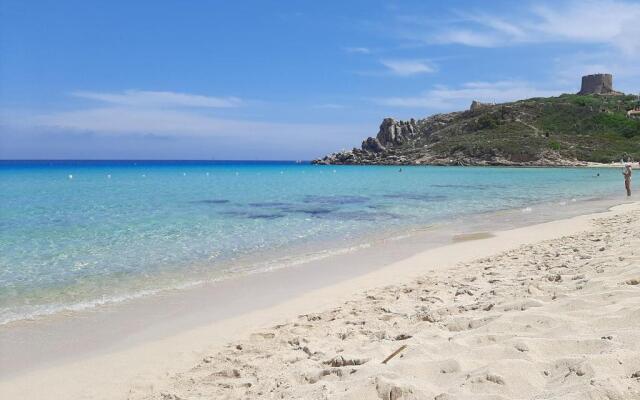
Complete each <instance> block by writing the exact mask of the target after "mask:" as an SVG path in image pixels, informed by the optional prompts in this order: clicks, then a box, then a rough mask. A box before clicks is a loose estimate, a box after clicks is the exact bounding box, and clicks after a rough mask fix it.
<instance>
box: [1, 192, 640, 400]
mask: <svg viewBox="0 0 640 400" xmlns="http://www.w3.org/2000/svg"><path fill="white" fill-rule="evenodd" d="M637 208H639V205H638V204H637V203H634V204H628V205H623V206H617V207H615V208H614V210H613V211H608V212H604V213H598V214H588V215H582V216H578V217H572V218H569V219H563V220H557V221H552V222H546V223H542V224H537V225H533V226H529V227H522V228H516V229H511V230H507V231H496V232H492V234H493V235H494V236H491V237H485V236H482V237H481V238H479V239H477V238H472V239H477V240H464V241H457V242H455V243H453V244H449V245H446V246H442V247H436V248H433V249H429V250H426V251H423V252H421V253H418V254H416V255H413V256H411V257H409V258H406V259H404V260H402V261H396V262H392V263H390V264H389V265H386V266H383V267H381V268H379V269H376V270H374V271H371V272H368V273H365V274H362V275H359V276H351V277H349V276H346V277H343V278H342V279H338V282H337V283H335V282H334V283H333V284H330V285H328V286H325V287H320V288H315V289H312V290H310V291H308V292H306V293H301V294H299V295H297V296H295V297H294V298H292V299H290V300H287V301H285V302H278V303H275V304H270V303H269V302H268V301H266V302H265V304H264V307H265V308H263V309H260V308H258V309H256V310H253V311H249V312H246V313H242V314H241V315H235V316H228V317H227V318H222V319H220V320H219V321H215V322H213V323H210V324H207V325H205V326H199V327H195V328H193V329H188V330H185V331H182V332H176V333H175V334H173V335H171V336H168V337H163V338H153V339H150V338H148V337H147V338H145V337H144V335H142V337H139V338H138V340H137V343H135V344H133V345H131V346H130V347H128V348H119V349H116V350H114V349H113V348H111V349H109V348H107V349H103V351H102V352H98V353H91V352H89V353H88V354H87V355H86V357H83V358H80V359H75V360H66V361H64V362H62V363H61V364H58V365H52V366H44V367H43V368H40V369H36V370H32V371H28V372H23V373H18V374H15V375H9V376H7V377H5V378H3V379H2V381H1V382H0V389H1V391H2V392H3V393H7V394H9V395H14V396H16V397H21V398H39V397H40V396H42V395H44V394H46V395H47V397H48V398H126V393H127V391H128V390H130V389H131V388H132V387H134V386H135V387H140V385H142V386H143V387H149V385H150V387H152V388H156V387H157V386H158V385H162V384H163V382H164V383H166V381H167V378H166V377H167V376H168V375H170V374H172V373H175V372H179V371H181V370H184V369H185V368H188V367H189V366H190V365H193V364H194V363H195V362H196V361H197V360H198V359H201V358H202V354H204V353H211V352H212V351H213V350H214V349H220V348H221V346H223V345H224V344H225V343H228V342H230V341H234V340H237V339H238V338H242V337H246V332H251V331H256V330H258V329H261V328H265V327H268V326H273V325H274V324H275V323H279V322H282V321H285V320H290V319H291V318H292V317H294V316H295V315H297V314H300V313H305V312H306V313H309V312H320V311H322V310H325V309H326V308H328V307H331V306H336V305H338V304H341V303H342V302H344V301H348V300H350V299H352V298H353V297H354V296H355V295H356V294H357V293H358V292H360V291H362V290H366V289H371V288H375V287H380V286H385V285H391V284H402V283H403V282H407V281H408V280H411V279H413V278H415V277H416V276H417V275H419V274H423V273H424V272H425V271H428V270H430V269H438V270H441V271H442V270H443V269H446V268H449V267H451V266H453V265H455V264H458V263H460V262H469V261H471V260H473V259H476V258H479V257H486V256H489V255H492V254H495V253H498V252H502V251H505V250H509V249H513V248H515V247H517V246H520V245H523V244H527V243H534V242H538V241H541V240H549V239H553V238H559V237H561V236H566V235H570V234H575V233H577V232H581V231H586V230H589V229H593V227H592V226H591V224H590V221H592V220H593V219H594V218H602V217H604V216H607V215H613V214H616V213H619V212H622V211H625V210H626V211H629V210H635V209H637ZM277 272H278V271H274V276H276V278H275V282H276V283H277V282H278V279H279V277H277ZM283 272H284V271H283ZM287 272H289V271H287ZM301 278H302V279H303V280H301V281H300V282H304V279H309V278H308V277H306V278H305V277H301ZM236 289H237V288H236ZM145 385H146V386H145Z"/></svg>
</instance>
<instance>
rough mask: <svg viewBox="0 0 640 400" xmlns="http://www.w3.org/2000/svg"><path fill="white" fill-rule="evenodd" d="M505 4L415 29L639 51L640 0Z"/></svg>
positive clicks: (446, 38)
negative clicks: (441, 25) (496, 10)
mask: <svg viewBox="0 0 640 400" xmlns="http://www.w3.org/2000/svg"><path fill="white" fill-rule="evenodd" d="M548 4H552V5H540V4H538V5H534V6H531V7H528V8H520V9H511V10H508V11H506V12H504V13H502V14H501V15H489V14H487V13H476V14H473V13H466V14H461V15H460V19H459V21H458V22H454V23H452V24H449V25H453V27H447V28H446V29H443V30H440V31H437V32H430V33H428V34H426V35H425V33H424V32H422V33H419V34H416V36H415V37H416V38H417V39H422V40H425V41H427V42H433V43H442V44H462V45H466V46H474V47H501V46H508V45H514V44H521V43H549V42H556V43H591V44H602V45H607V46H610V47H612V48H616V49H618V50H619V51H621V52H623V53H625V54H627V55H630V54H639V53H640V41H638V37H640V3H638V2H629V1H620V0H604V1H602V0H600V1H595V0H582V1H578V0H571V1H566V2H554V3H548Z"/></svg>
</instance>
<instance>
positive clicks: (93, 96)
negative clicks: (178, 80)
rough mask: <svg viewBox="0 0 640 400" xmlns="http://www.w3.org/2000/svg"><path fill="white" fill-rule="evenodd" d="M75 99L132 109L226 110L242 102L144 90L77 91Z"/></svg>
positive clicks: (233, 99)
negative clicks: (112, 91) (183, 108)
mask: <svg viewBox="0 0 640 400" xmlns="http://www.w3.org/2000/svg"><path fill="white" fill-rule="evenodd" d="M71 94H72V95H73V96H75V97H79V98H83V99H89V100H97V101H100V102H104V103H110V104H114V105H118V106H130V107H140V108H148V107H176V108H177V107H203V108H226V107H237V106H240V105H241V104H242V100H240V99H239V98H237V97H211V96H202V95H197V94H188V93H176V92H157V91H144V90H125V91H122V92H119V93H104V92H91V91H76V92H73V93H71Z"/></svg>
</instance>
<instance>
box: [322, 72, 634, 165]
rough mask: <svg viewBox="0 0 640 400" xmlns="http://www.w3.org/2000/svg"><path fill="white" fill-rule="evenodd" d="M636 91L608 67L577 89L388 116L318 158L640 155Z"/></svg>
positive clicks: (496, 160) (422, 160)
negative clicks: (351, 144)
mask: <svg viewBox="0 0 640 400" xmlns="http://www.w3.org/2000/svg"><path fill="white" fill-rule="evenodd" d="M637 107H638V100H637V97H636V96H632V95H625V94H624V93H621V92H617V91H615V90H613V78H612V76H611V75H610V74H597V75H588V76H585V77H583V79H582V87H581V90H580V92H578V94H564V95H561V96H558V97H549V98H532V99H527V100H519V101H515V102H510V103H503V104H490V103H481V102H478V101H473V102H472V103H471V106H470V107H469V109H468V110H466V111H458V112H451V113H446V114H435V115H432V116H430V117H427V118H423V119H413V118H412V119H410V120H408V121H401V120H396V119H394V118H385V119H384V120H383V121H382V123H381V124H380V129H379V131H378V134H377V135H376V136H375V137H369V138H367V139H365V140H364V141H363V142H362V145H361V146H360V148H353V149H352V150H349V151H343V152H338V153H333V154H330V155H327V156H325V157H323V158H320V159H317V160H314V161H313V163H316V164H362V165H368V164H374V165H377V164H381V165H416V164H423V165H424V164H426V165H504V166H579V165H586V164H587V163H588V162H599V163H609V162H612V161H618V160H620V159H621V158H625V159H640V120H638V119H635V118H630V117H629V114H628V112H629V110H633V109H635V108H637Z"/></svg>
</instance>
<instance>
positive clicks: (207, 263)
mask: <svg viewBox="0 0 640 400" xmlns="http://www.w3.org/2000/svg"><path fill="white" fill-rule="evenodd" d="M621 179H622V178H621V175H620V170H619V169H617V168H602V169H593V168H504V167H500V168H498V167H496V168H493V167H432V166H403V167H398V166H320V165H311V164H309V163H305V162H285V161H283V162H275V161H273V162H260V161H0V324H10V323H14V322H16V321H22V320H27V319H37V318H41V317H44V316H47V315H53V314H56V313H60V312H69V311H78V310H86V309H92V308H96V307H100V306H101V305H105V304H112V303H119V302H126V301H129V300H132V299H136V298H140V297H144V296H153V295H156V294H158V293H161V292H163V291H167V290H183V289H186V288H189V287H193V286H196V285H202V284H205V283H207V282H215V281H219V280H223V279H228V278H229V277H234V276H239V275H242V274H253V273H260V272H264V271H268V270H272V269H276V268H287V267H294V266H296V265H298V264H300V263H304V262H307V261H309V260H317V259H319V258H322V257H329V256H331V255H335V254H340V253H345V252H350V251H354V250H357V249H362V248H363V247H366V246H370V245H371V243H373V240H374V238H380V237H402V235H405V234H407V232H411V231H413V230H420V229H424V228H425V227H431V228H433V227H435V228H434V229H437V227H438V226H440V225H446V224H447V223H451V221H457V222H456V223H464V221H465V218H467V217H468V218H471V217H474V216H476V217H477V216H479V215H480V216H482V215H491V213H496V212H500V211H503V210H510V211H511V212H512V213H513V215H515V216H518V215H522V216H523V217H524V216H527V215H529V216H530V215H535V214H536V213H538V212H540V211H541V210H548V209H553V210H560V211H562V210H564V209H567V210H569V209H572V207H577V206H578V205H579V204H583V203H585V202H589V201H593V200H597V199H606V198H612V197H615V196H621V193H622V189H623V188H622V181H621ZM461 221H462V222H461ZM344 268H349V266H348V265H345V266H344Z"/></svg>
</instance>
